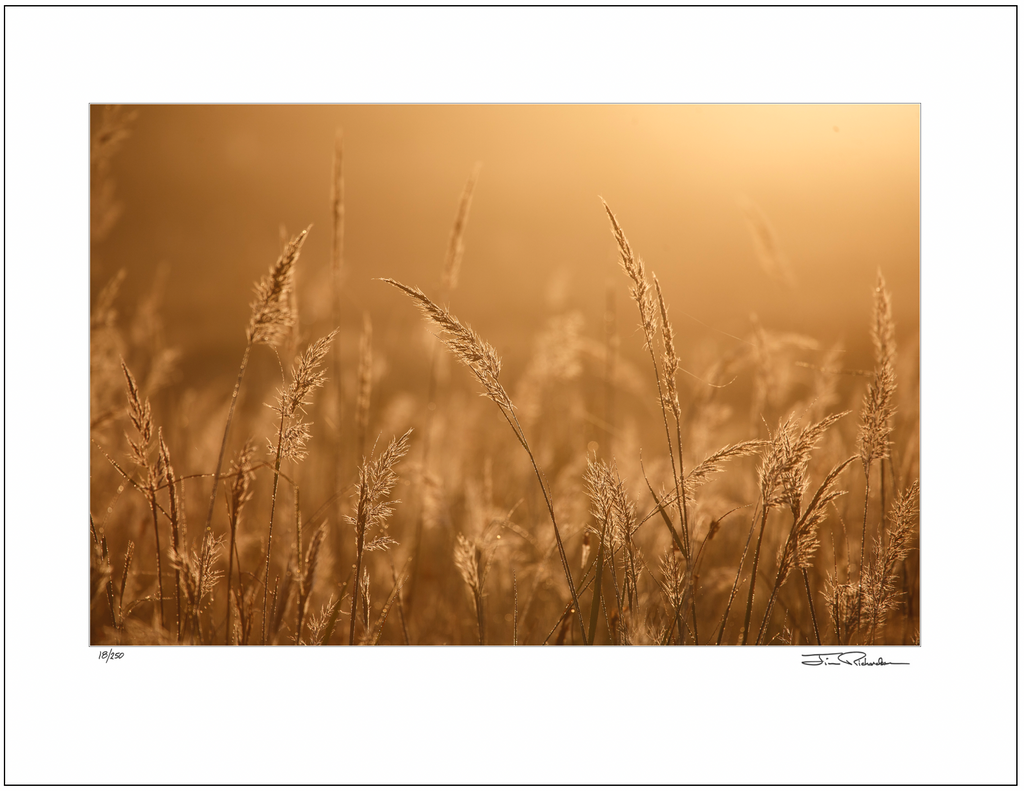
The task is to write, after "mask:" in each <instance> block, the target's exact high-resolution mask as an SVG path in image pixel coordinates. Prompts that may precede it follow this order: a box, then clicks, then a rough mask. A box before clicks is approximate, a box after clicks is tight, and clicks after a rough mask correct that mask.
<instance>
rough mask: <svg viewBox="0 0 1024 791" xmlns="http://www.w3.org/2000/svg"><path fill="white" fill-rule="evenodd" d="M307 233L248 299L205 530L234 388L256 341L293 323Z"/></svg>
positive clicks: (272, 340) (268, 339) (269, 340)
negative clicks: (295, 290) (294, 297)
mask: <svg viewBox="0 0 1024 791" xmlns="http://www.w3.org/2000/svg"><path fill="white" fill-rule="evenodd" d="M308 235H309V228H307V229H306V230H304V231H303V232H302V233H300V234H299V235H298V236H296V237H295V238H294V239H292V240H291V241H290V242H288V243H287V244H286V245H285V248H284V251H283V252H282V253H281V256H280V257H279V258H278V259H277V262H276V263H275V264H274V265H273V266H272V267H271V268H270V271H269V272H268V273H267V274H266V275H265V276H264V277H263V279H262V280H260V282H259V283H257V284H256V299H255V300H254V301H253V302H252V304H251V306H250V307H251V308H252V315H251V316H250V318H249V326H248V327H247V328H246V333H245V338H246V344H245V351H244V352H243V353H242V364H241V365H240V366H239V367H238V376H237V378H236V379H235V388H234V390H232V392H231V402H230V404H229V406H228V418H227V421H226V422H225V424H224V436H223V437H222V438H221V441H220V451H219V452H218V453H217V466H216V467H215V468H214V471H213V488H212V490H211V492H210V507H209V509H208V510H207V512H206V527H205V529H206V530H209V529H210V524H211V523H212V522H213V509H214V507H215V506H216V504H217V484H218V483H219V482H220V471H221V467H223V465H224V452H225V450H226V449H227V446H228V434H229V433H230V431H231V419H232V417H233V416H234V414H235V403H236V402H237V401H238V391H239V390H241V388H242V378H243V377H244V376H245V368H246V366H247V365H248V363H249V354H250V352H251V351H252V347H253V346H255V345H257V344H260V343H262V344H266V345H267V346H270V347H276V346H277V344H278V343H279V342H280V341H281V339H282V338H283V337H284V335H285V333H286V332H287V331H288V330H289V329H290V328H291V327H292V326H293V325H294V324H295V315H294V312H293V308H292V290H293V288H294V284H295V263H296V262H297V261H298V260H299V253H300V252H301V250H302V245H303V243H304V242H305V241H306V237H307V236H308Z"/></svg>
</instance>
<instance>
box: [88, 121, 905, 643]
mask: <svg viewBox="0 0 1024 791" xmlns="http://www.w3.org/2000/svg"><path fill="white" fill-rule="evenodd" d="M143 112H144V110H143ZM132 122H133V119H132V116H131V114H130V113H127V112H125V111H123V110H116V109H113V108H107V109H105V111H104V112H103V113H102V114H99V115H98V116H96V117H95V118H94V128H93V139H92V179H93V181H92V231H93V242H94V250H95V249H96V245H97V244H98V243H99V242H100V241H101V240H102V239H103V238H105V237H106V236H107V235H109V234H112V233H116V232H117V221H118V204H117V197H116V188H115V187H116V185H115V183H114V180H113V179H112V177H111V175H110V174H111V163H112V162H113V161H114V158H115V157H116V156H117V154H118V151H119V148H120V147H121V146H122V145H123V144H124V143H125V141H126V140H129V139H130V137H129V136H130V133H131V128H132ZM353 156H355V154H352V153H351V152H347V151H344V150H343V145H342V141H341V138H340V137H339V139H338V143H337V145H336V151H335V155H334V162H335V165H334V169H333V172H332V173H331V174H330V177H331V181H332V184H333V189H332V195H331V200H330V214H331V224H330V226H329V227H321V226H317V227H311V228H305V229H303V230H300V231H298V232H295V231H283V232H282V233H281V241H280V246H279V247H280V253H279V255H278V257H277V258H276V260H274V259H270V260H267V261H266V262H265V274H264V275H263V276H262V277H261V279H260V280H259V281H258V282H257V283H255V284H251V283H248V282H239V283H238V284H237V288H236V290H234V291H225V292H224V293H222V294H220V295H218V299H219V300H221V301H222V302H225V303H232V304H237V305H248V306H249V307H248V320H247V322H246V323H245V325H244V326H238V327H237V332H236V333H235V335H234V336H233V337H234V338H235V339H236V347H235V348H234V350H233V359H232V360H231V361H230V362H228V363H226V364H224V365H223V366H222V368H223V371H221V375H220V376H219V377H214V378H212V379H209V380H202V381H200V382H199V383H198V384H196V383H193V382H190V381H189V380H188V379H187V378H183V377H182V375H181V372H182V371H187V370H189V366H188V360H184V359H182V357H181V355H180V354H179V353H178V352H177V351H176V350H175V349H173V348H170V347H169V345H168V344H167V342H166V340H165V338H166V334H167V332H166V330H167V328H166V327H165V324H164V319H163V318H162V314H161V308H160V298H161V290H162V289H163V288H164V281H162V280H161V279H160V277H159V276H158V277H157V278H155V279H154V281H153V283H152V284H150V287H151V292H150V295H149V296H143V297H141V298H137V299H134V300H133V301H132V302H131V303H129V302H128V301H127V300H126V299H125V297H124V295H123V288H122V286H123V283H124V278H125V275H124V273H123V271H122V272H102V268H101V267H102V262H101V261H100V260H99V259H98V258H97V257H96V256H95V254H94V260H93V273H94V282H95V280H96V279H97V278H98V276H99V274H100V273H101V272H102V274H103V277H102V278H99V279H100V280H101V281H102V285H101V286H100V287H98V288H95V289H94V293H93V294H92V298H91V344H90V372H91V376H90V396H91V404H90V411H91V414H90V464H91V470H90V473H91V508H90V514H89V552H90V555H89V563H90V589H89V596H90V604H89V607H90V613H91V641H92V643H93V644H96V645H131V644H143V645H165V644H204V645H363V644H374V645H376V644H391V645H402V644H411V645H440V644H447V645H467V644H469V645H473V644H484V645H513V644H514V645H537V644H548V645H697V644H699V645H780V644H785V645H894V644H901V645H902V644H916V643H917V642H918V641H919V612H920V598H919V579H920V573H919V569H920V564H919V554H918V547H919V524H918V496H919V482H918V479H919V416H918V414H919V413H918V409H919V391H918V378H919V373H918V351H917V346H916V344H917V328H916V327H897V325H896V322H895V321H894V318H893V310H894V307H893V306H894V304H898V303H899V302H901V301H902V302H905V303H912V302H916V301H917V300H918V294H917V293H898V292H896V293H894V292H892V291H891V290H890V288H889V286H888V285H887V282H886V276H885V275H886V273H885V272H883V271H879V272H878V273H877V276H876V280H875V283H874V288H873V290H872V289H865V290H864V292H863V293H851V294H849V295H848V298H849V299H850V300H851V301H853V302H854V303H855V304H856V305H857V306H858V309H859V311H860V313H862V315H863V321H862V323H861V337H860V339H851V342H853V343H861V344H863V345H864V346H870V348H871V349H872V350H873V352H872V363H871V365H870V366H865V367H863V368H853V367H850V366H849V365H848V364H847V363H846V362H845V360H844V350H843V348H842V347H841V346H838V345H835V344H833V343H831V341H830V342H828V343H826V342H823V341H821V340H819V339H817V338H815V337H813V336H811V335H809V334H807V333H806V332H803V331H796V330H794V326H801V325H800V324H799V322H794V325H792V326H787V325H781V326H766V325H765V324H762V322H760V321H759V320H758V319H756V318H752V319H751V322H750V330H749V332H748V333H747V334H745V335H744V336H743V337H740V336H736V335H732V334H729V333H726V332H724V331H719V330H715V329H714V328H712V335H711V337H712V338H714V339H716V340H715V341H714V342H713V343H712V344H711V345H710V346H709V345H707V344H703V345H702V347H701V349H700V351H699V353H696V352H692V351H691V350H690V349H688V347H687V344H688V336H687V333H686V332H685V331H683V329H682V327H683V326H684V323H683V322H684V318H683V317H682V316H681V315H680V314H677V313H675V312H674V311H673V307H672V306H673V302H674V301H675V300H677V299H678V298H679V295H678V294H673V293H672V291H670V290H669V288H668V287H667V286H666V287H665V288H664V289H663V287H662V283H661V282H659V279H658V277H657V275H658V272H659V269H658V263H657V255H656V254H655V253H653V252H652V253H651V254H649V255H648V254H646V253H645V251H644V250H643V249H639V247H634V245H633V244H631V241H630V227H631V222H632V221H633V219H634V218H631V217H629V216H625V215H624V214H620V213H617V211H616V208H615V206H614V205H613V204H612V202H611V201H609V202H608V203H605V202H604V201H603V200H602V199H600V198H599V197H598V196H597V195H595V196H594V197H593V204H592V209H593V212H594V213H595V215H597V216H600V217H601V218H602V221H603V222H604V223H605V225H606V227H607V234H608V236H607V242H608V244H609V246H610V247H612V248H613V249H614V251H615V255H616V257H617V259H618V262H619V268H620V274H619V280H618V282H617V283H614V284H612V286H611V287H610V288H609V289H608V291H607V293H606V295H605V297H604V299H603V301H602V304H601V305H598V306H596V307H595V312H596V313H598V314H599V315H600V316H601V321H600V322H599V323H598V325H597V328H596V330H595V329H594V328H593V327H591V326H588V325H587V324H586V322H585V321H584V320H583V318H582V316H581V315H580V313H579V312H578V311H575V310H573V309H571V308H562V307H560V305H559V304H558V302H557V300H554V301H550V300H549V301H548V303H547V305H548V306H547V308H546V309H545V310H546V314H545V315H544V317H543V319H542V321H540V322H537V321H534V319H533V317H530V318H526V317H524V318H523V319H522V321H521V322H520V323H518V324H514V325H513V326H512V328H511V329H510V330H509V331H508V332H505V333H503V335H502V342H499V341H497V340H495V339H493V338H492V339H490V340H491V341H493V343H494V345H492V343H491V342H489V340H488V338H486V337H483V336H482V335H481V334H480V333H478V332H477V331H476V330H474V329H473V328H472V327H471V326H470V323H469V322H468V320H467V319H465V316H466V315H473V316H474V317H476V316H479V315H480V314H479V313H476V312H474V310H473V305H472V304H467V303H466V302H465V300H463V299H462V298H461V296H460V291H459V283H460V274H462V269H463V265H465V266H467V267H468V266H471V265H472V262H471V260H470V257H469V256H468V255H467V254H466V253H467V245H466V234H467V228H468V227H470V226H471V225H472V222H473V208H474V206H475V203H474V199H476V200H477V201H479V195H478V194H476V187H477V185H478V184H479V183H480V182H481V180H483V179H486V173H487V171H486V163H485V165H484V167H483V168H478V169H475V170H474V171H473V172H472V173H471V174H468V175H469V178H468V181H467V182H466V185H465V188H464V190H463V192H462V195H461V197H460V196H458V195H452V198H451V212H452V214H453V215H454V220H453V222H452V225H451V230H450V236H449V243H448V248H447V252H446V254H445V256H444V257H443V259H441V260H438V261H437V264H436V267H434V269H433V270H429V271H428V270H426V269H424V270H423V271H422V273H421V274H420V282H419V283H416V282H405V281H404V280H402V279H399V278H397V277H395V278H391V277H388V276H387V275H388V273H386V272H385V273H381V274H380V276H379V277H376V278H374V279H372V280H370V279H369V278H366V282H360V283H358V284H354V282H353V281H354V275H353V274H352V273H350V272H349V271H348V268H347V267H346V259H345V233H346V230H347V226H346V202H345V167H344V163H345V162H347V160H348V159H350V158H351V157H353ZM743 211H744V214H745V216H746V222H747V224H748V229H749V234H750V239H751V241H752V248H753V250H754V251H755V254H756V256H757V259H758V261H759V262H760V263H761V265H762V267H763V270H764V271H765V272H766V273H768V274H769V276H770V277H771V278H773V279H774V280H775V281H776V282H778V283H779V284H780V287H782V288H787V289H799V288H800V286H799V285H798V284H794V282H793V278H792V273H791V271H790V268H789V264H788V261H787V259H786V256H785V254H784V253H783V252H782V250H781V248H780V243H779V242H778V239H777V237H776V234H775V232H774V231H773V229H772V226H771V225H770V224H769V222H768V221H767V220H766V219H765V217H764V216H763V214H762V213H761V211H760V210H759V209H758V208H757V207H756V206H754V205H752V204H744V205H743ZM314 235H323V236H324V237H327V238H329V239H330V250H331V254H330V257H329V260H326V261H323V260H308V256H307V254H306V250H307V240H308V239H310V238H312V237H313V236H314ZM307 278H308V279H310V280H313V279H315V280H316V282H318V283H322V284H323V291H322V295H321V296H322V298H323V300H324V302H325V304H329V307H328V308H327V309H326V310H325V311H323V313H324V314H325V315H324V316H323V317H322V318H319V317H318V318H317V319H316V320H314V321H303V320H301V318H300V317H301V315H302V311H303V310H304V309H305V308H306V306H305V305H304V304H303V302H302V300H301V299H300V293H302V292H301V290H300V289H299V288H298V287H297V283H298V282H299V281H301V280H306V279H307ZM665 282H667V280H666V281H665ZM673 282H678V281H677V280H676V281H673ZM527 285H528V286H529V287H531V288H532V285H531V284H530V283H528V284H527ZM421 286H422V289H421ZM535 286H536V288H535V291H536V303H537V304H538V305H542V304H544V303H545V299H546V296H545V284H544V283H541V282H536V283H535ZM371 288H372V289H375V290H376V294H377V296H376V299H377V300H378V302H375V303H374V304H375V305H378V304H385V305H386V308H385V309H384V310H379V309H374V310H371V309H370V307H369V305H360V304H359V303H358V302H357V301H356V300H355V299H354V298H353V294H356V293H363V292H365V291H366V290H367V289H371ZM707 298H708V299H712V298H714V299H723V295H721V294H716V295H707ZM724 298H728V297H727V295H726V296H725V297H724ZM812 307H813V306H809V307H808V310H811V308H812ZM474 321H476V319H475V318H474ZM687 326H688V325H687ZM823 334H824V336H825V337H828V338H831V337H833V336H834V333H833V332H832V329H831V328H829V327H827V326H825V327H823ZM897 339H899V343H897ZM503 356H511V357H513V358H514V359H515V360H517V361H518V362H517V364H516V365H515V366H513V367H512V370H511V371H508V370H503V367H502V357H503ZM684 360H685V361H687V365H689V366H690V367H693V364H694V363H693V362H691V361H695V362H696V363H698V364H699V365H700V367H699V368H695V369H694V370H688V369H687V365H684V364H683V361H684ZM225 381H230V382H233V386H232V385H228V386H226V387H225V386H223V385H222V383H223V382H225Z"/></svg>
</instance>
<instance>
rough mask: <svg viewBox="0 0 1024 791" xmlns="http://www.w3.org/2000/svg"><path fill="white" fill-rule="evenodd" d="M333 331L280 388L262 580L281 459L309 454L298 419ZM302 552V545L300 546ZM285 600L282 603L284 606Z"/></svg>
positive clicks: (319, 379)
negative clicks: (272, 480) (289, 380)
mask: <svg viewBox="0 0 1024 791" xmlns="http://www.w3.org/2000/svg"><path fill="white" fill-rule="evenodd" d="M337 332H338V331H337V330H332V331H331V332H330V333H329V334H327V335H325V336H324V337H323V338H320V340H318V341H315V342H313V343H312V344H310V345H309V348H307V349H306V351H305V353H304V354H303V355H302V356H301V357H299V359H298V360H296V363H295V366H294V367H293V368H292V381H291V383H290V384H289V385H288V386H287V387H286V388H284V389H283V390H282V391H281V395H280V398H279V399H278V403H277V405H276V406H275V407H273V409H274V410H275V411H276V412H277V413H278V415H279V416H280V419H279V421H278V429H277V442H272V443H270V451H271V453H273V454H274V484H273V488H272V490H271V496H270V523H269V526H268V528H267V562H266V569H265V572H264V576H263V579H264V580H265V581H269V579H270V558H271V550H272V548H273V540H274V513H275V511H276V510H277V489H278V482H279V480H280V477H281V461H282V459H290V460H292V461H295V462H299V461H302V460H303V459H304V458H305V457H306V441H307V440H308V439H309V438H310V434H309V426H310V424H309V423H302V422H300V421H298V420H297V418H298V416H299V414H300V413H302V412H304V411H305V410H304V407H305V406H307V405H308V404H309V403H310V402H309V401H308V400H307V398H308V397H309V396H310V394H311V393H312V391H313V390H315V389H317V388H319V387H323V385H324V383H325V382H326V381H327V377H326V375H325V374H324V372H323V370H321V368H320V366H321V365H322V364H323V361H324V358H325V357H326V356H327V353H328V351H330V347H331V342H332V341H333V340H334V336H335V335H336V334H337ZM299 550H300V551H301V547H300V548H299ZM267 597H268V590H267V587H266V586H264V588H263V625H262V633H263V644H264V645H266V642H267V639H268V634H267V609H268V603H267ZM283 604H284V602H282V605H283Z"/></svg>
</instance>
